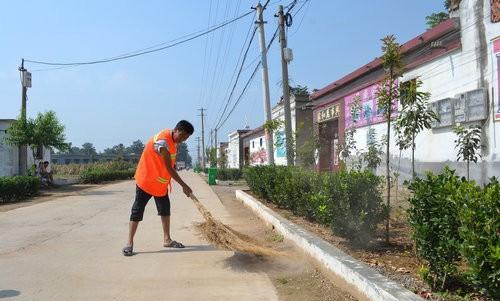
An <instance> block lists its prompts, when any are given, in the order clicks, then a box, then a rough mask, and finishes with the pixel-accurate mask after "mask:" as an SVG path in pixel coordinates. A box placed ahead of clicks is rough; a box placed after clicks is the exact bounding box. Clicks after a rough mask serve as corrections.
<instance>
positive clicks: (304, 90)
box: [290, 85, 309, 97]
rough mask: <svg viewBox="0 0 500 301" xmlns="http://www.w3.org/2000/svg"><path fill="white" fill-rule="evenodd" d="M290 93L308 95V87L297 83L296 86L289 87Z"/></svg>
mask: <svg viewBox="0 0 500 301" xmlns="http://www.w3.org/2000/svg"><path fill="white" fill-rule="evenodd" d="M290 94H293V95H295V96H304V97H307V96H309V88H307V86H301V85H297V86H296V87H290Z"/></svg>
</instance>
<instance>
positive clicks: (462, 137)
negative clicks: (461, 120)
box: [454, 124, 481, 181]
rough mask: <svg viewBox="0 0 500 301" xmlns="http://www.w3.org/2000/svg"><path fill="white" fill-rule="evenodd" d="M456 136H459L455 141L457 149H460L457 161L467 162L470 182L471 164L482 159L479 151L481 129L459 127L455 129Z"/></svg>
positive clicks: (476, 127)
mask: <svg viewBox="0 0 500 301" xmlns="http://www.w3.org/2000/svg"><path fill="white" fill-rule="evenodd" d="M454 132H455V134H456V135H457V136H458V137H457V139H456V140H455V148H457V149H458V153H457V161H460V160H462V161H465V162H466V163H467V180H468V181H469V180H470V169H469V168H470V162H474V163H477V160H478V159H479V158H480V157H481V155H480V154H479V150H480V148H481V127H480V126H473V127H470V128H465V127H463V126H462V125H460V124H459V125H457V126H455V128H454Z"/></svg>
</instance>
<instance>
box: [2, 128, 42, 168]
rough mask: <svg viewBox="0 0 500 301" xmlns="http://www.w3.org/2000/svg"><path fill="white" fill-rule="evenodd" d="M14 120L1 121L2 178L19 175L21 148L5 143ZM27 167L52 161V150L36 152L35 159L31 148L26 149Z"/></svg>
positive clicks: (38, 150)
mask: <svg viewBox="0 0 500 301" xmlns="http://www.w3.org/2000/svg"><path fill="white" fill-rule="evenodd" d="M12 122H14V119H0V177H5V176H14V175H18V174H19V154H20V150H19V147H17V146H13V145H9V144H7V143H6V142H5V137H7V135H8V132H7V129H8V128H9V126H10V124H11V123H12ZM26 156H27V161H28V162H27V166H26V167H25V169H28V168H29V166H31V165H33V164H37V165H38V163H39V162H40V161H42V162H43V161H49V162H51V161H50V149H49V148H46V147H43V148H41V149H37V150H36V151H35V159H33V152H32V150H31V148H29V147H28V148H27V149H26Z"/></svg>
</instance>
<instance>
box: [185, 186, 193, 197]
mask: <svg viewBox="0 0 500 301" xmlns="http://www.w3.org/2000/svg"><path fill="white" fill-rule="evenodd" d="M182 191H184V194H186V196H187V197H190V196H191V194H192V193H193V190H191V187H189V186H187V185H184V186H182Z"/></svg>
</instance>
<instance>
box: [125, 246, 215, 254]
mask: <svg viewBox="0 0 500 301" xmlns="http://www.w3.org/2000/svg"><path fill="white" fill-rule="evenodd" d="M200 251H217V249H216V248H214V247H213V246H210V245H191V246H188V245H186V247H185V248H183V249H175V248H165V249H162V250H157V251H141V252H134V255H140V254H159V253H183V252H200Z"/></svg>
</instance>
